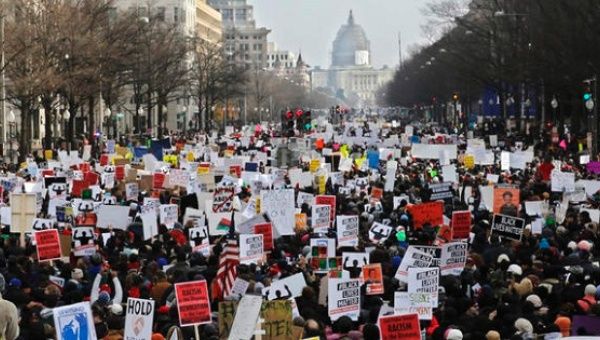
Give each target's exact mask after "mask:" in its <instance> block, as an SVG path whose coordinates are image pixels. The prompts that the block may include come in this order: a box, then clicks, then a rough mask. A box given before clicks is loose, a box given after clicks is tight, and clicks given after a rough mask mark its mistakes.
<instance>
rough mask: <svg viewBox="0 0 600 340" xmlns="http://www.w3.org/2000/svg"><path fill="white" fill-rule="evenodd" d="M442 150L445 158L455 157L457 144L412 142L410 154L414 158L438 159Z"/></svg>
mask: <svg viewBox="0 0 600 340" xmlns="http://www.w3.org/2000/svg"><path fill="white" fill-rule="evenodd" d="M442 152H443V153H444V154H445V155H446V157H447V159H449V160H452V159H456V156H457V154H458V152H457V146H456V145H453V144H413V145H412V147H411V150H410V154H411V155H412V156H413V157H414V158H422V159H439V158H440V154H441V153H442Z"/></svg>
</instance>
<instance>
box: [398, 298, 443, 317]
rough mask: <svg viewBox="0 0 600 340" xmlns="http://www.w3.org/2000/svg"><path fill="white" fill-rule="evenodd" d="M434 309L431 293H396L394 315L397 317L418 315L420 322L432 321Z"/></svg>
mask: <svg viewBox="0 0 600 340" xmlns="http://www.w3.org/2000/svg"><path fill="white" fill-rule="evenodd" d="M436 307H437V306H436ZM433 308H434V307H432V304H431V294H429V293H408V292H394V314H396V315H403V314H412V313H417V315H419V320H431V317H432V316H433Z"/></svg>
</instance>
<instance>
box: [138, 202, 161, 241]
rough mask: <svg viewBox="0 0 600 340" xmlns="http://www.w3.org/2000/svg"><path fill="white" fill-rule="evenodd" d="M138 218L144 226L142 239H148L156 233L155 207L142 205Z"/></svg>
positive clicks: (156, 216) (156, 218) (156, 217)
mask: <svg viewBox="0 0 600 340" xmlns="http://www.w3.org/2000/svg"><path fill="white" fill-rule="evenodd" d="M140 218H141V219H142V225H143V226H144V240H149V239H151V238H152V237H154V236H156V235H158V214H157V213H156V207H155V206H152V205H142V206H141V208H140Z"/></svg>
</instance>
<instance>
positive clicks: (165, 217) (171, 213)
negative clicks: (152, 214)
mask: <svg viewBox="0 0 600 340" xmlns="http://www.w3.org/2000/svg"><path fill="white" fill-rule="evenodd" d="M159 209H160V223H161V224H164V225H166V226H167V228H169V229H173V227H174V226H175V222H177V213H178V210H177V209H178V206H177V204H161V205H160V208H159Z"/></svg>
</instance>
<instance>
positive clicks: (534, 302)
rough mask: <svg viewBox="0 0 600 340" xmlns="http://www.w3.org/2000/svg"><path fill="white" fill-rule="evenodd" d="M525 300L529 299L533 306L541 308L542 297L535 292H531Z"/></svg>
mask: <svg viewBox="0 0 600 340" xmlns="http://www.w3.org/2000/svg"><path fill="white" fill-rule="evenodd" d="M525 301H529V302H531V304H532V305H533V307H535V308H540V307H542V299H540V297H539V296H537V295H535V294H531V295H529V296H528V297H527V298H526V299H525Z"/></svg>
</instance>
